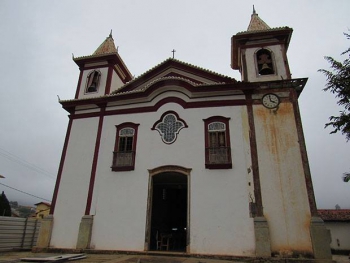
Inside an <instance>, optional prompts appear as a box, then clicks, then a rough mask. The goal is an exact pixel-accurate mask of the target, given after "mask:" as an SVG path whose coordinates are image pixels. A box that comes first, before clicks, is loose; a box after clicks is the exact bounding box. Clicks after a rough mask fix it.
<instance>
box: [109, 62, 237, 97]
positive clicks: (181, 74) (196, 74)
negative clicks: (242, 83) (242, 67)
mask: <svg viewBox="0 0 350 263" xmlns="http://www.w3.org/2000/svg"><path fill="white" fill-rule="evenodd" d="M172 78H174V79H182V80H184V81H186V82H190V83H192V84H193V85H194V86H196V85H213V84H219V83H222V84H224V83H235V82H236V80H235V79H234V78H231V77H228V76H224V75H221V74H219V73H215V72H213V71H210V70H207V69H203V68H200V67H197V66H194V65H191V64H188V63H185V62H182V61H179V60H177V59H171V58H169V59H167V60H165V61H163V62H162V63H160V64H159V65H157V66H155V67H153V68H152V69H150V70H148V71H146V72H145V73H143V74H142V75H140V76H139V77H137V78H135V79H134V80H132V81H130V82H129V83H127V84H125V85H124V86H123V87H122V88H120V89H119V90H117V91H115V92H114V93H119V92H126V91H132V90H141V89H145V88H146V87H148V86H149V85H151V84H152V83H154V82H157V81H160V80H163V79H172Z"/></svg>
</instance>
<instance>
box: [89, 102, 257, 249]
mask: <svg viewBox="0 0 350 263" xmlns="http://www.w3.org/2000/svg"><path fill="white" fill-rule="evenodd" d="M168 110H173V111H176V112H177V113H178V114H179V116H180V118H182V119H184V121H186V123H187V124H188V126H189V127H188V128H184V129H182V130H181V131H180V133H179V135H178V139H177V140H176V141H175V143H173V144H171V145H167V144H165V143H163V142H162V140H161V137H160V135H159V133H158V132H157V131H152V130H151V127H152V126H153V124H154V123H155V122H156V121H158V120H159V118H160V117H161V115H162V114H163V113H164V112H166V111H168ZM215 115H219V116H224V117H230V118H231V120H230V133H231V134H230V135H231V144H232V159H233V169H228V170H208V169H205V154H204V148H205V145H204V122H203V119H205V118H208V117H211V116H215ZM242 116H246V110H245V107H241V106H238V107H222V108H219V107H216V108H211V109H186V110H185V109H183V108H182V107H181V106H180V105H178V104H174V103H168V104H166V105H164V106H162V107H161V108H160V109H159V110H158V111H157V112H153V113H143V114H132V115H131V114H130V115H124V116H119V115H116V116H107V117H105V120H104V125H103V133H102V138H101V147H100V157H99V160H98V166H97V174H96V183H95V190H94V196H93V205H92V214H94V225H93V232H92V239H91V247H92V248H95V249H118V250H138V251H143V250H144V242H145V227H146V210H147V197H148V180H149V173H148V169H153V168H156V167H159V166H162V165H179V166H183V167H186V168H192V172H191V189H190V191H191V193H190V195H191V196H190V200H191V203H190V224H191V225H190V231H191V236H190V240H191V244H190V249H191V251H190V252H192V253H203V254H228V255H253V254H254V250H255V241H254V229H253V220H252V218H250V217H249V192H248V190H251V188H252V187H248V180H251V177H250V175H248V171H247V168H248V167H250V165H251V164H250V156H248V158H247V156H246V154H247V151H248V148H249V140H248V130H247V123H246V119H245V120H244V121H242ZM130 121H131V122H134V123H138V124H140V125H139V130H138V142H137V149H136V151H137V154H136V163H135V170H134V171H129V172H112V171H111V169H110V166H111V163H112V152H113V149H114V144H115V135H116V128H115V125H118V124H121V123H123V122H130ZM243 126H244V128H243Z"/></svg>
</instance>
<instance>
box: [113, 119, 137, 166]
mask: <svg viewBox="0 0 350 263" xmlns="http://www.w3.org/2000/svg"><path fill="white" fill-rule="evenodd" d="M139 125H140V124H136V123H132V122H125V123H122V124H119V125H116V126H115V127H116V137H115V144H114V151H113V160H112V166H111V168H112V171H114V172H118V171H132V170H135V160H136V145H137V133H138V127H139ZM126 128H130V129H133V130H134V135H133V136H121V135H120V131H121V130H123V129H126ZM123 137H133V140H132V147H131V151H130V150H126V151H120V150H119V148H120V141H121V138H123ZM125 147H127V145H125ZM126 152H131V155H132V163H131V164H130V165H120V166H118V165H116V164H117V158H118V154H120V153H126Z"/></svg>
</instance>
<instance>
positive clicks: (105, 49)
mask: <svg viewBox="0 0 350 263" xmlns="http://www.w3.org/2000/svg"><path fill="white" fill-rule="evenodd" d="M117 52H118V50H117V48H116V47H115V45H114V39H113V37H112V30H111V33H110V34H109V36H108V37H107V38H106V40H105V41H103V43H102V44H101V45H100V46H99V47H98V48H97V49H96V51H95V52H94V53H93V55H105V54H110V53H117Z"/></svg>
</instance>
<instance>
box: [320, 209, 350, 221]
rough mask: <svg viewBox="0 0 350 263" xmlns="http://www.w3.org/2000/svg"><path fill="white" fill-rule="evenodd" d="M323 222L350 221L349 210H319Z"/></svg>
mask: <svg viewBox="0 0 350 263" xmlns="http://www.w3.org/2000/svg"><path fill="white" fill-rule="evenodd" d="M317 211H318V214H319V216H320V217H321V218H322V219H323V221H350V209H319V210H317Z"/></svg>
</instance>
